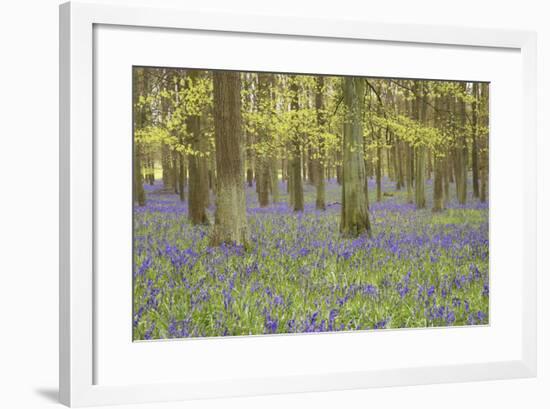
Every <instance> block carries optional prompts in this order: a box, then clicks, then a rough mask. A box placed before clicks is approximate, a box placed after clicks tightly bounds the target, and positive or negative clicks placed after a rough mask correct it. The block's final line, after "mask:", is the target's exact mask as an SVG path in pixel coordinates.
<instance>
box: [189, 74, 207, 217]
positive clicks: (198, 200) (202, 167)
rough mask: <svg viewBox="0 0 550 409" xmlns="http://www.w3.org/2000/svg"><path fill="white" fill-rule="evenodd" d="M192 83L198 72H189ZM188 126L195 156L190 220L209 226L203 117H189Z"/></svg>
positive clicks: (191, 164)
mask: <svg viewBox="0 0 550 409" xmlns="http://www.w3.org/2000/svg"><path fill="white" fill-rule="evenodd" d="M188 75H189V76H190V77H191V81H194V80H196V79H197V72H196V71H189V74H188ZM186 126H187V130H188V132H189V134H190V135H189V139H190V145H191V148H192V150H193V154H192V155H189V219H190V220H191V223H193V224H195V225H198V224H208V223H209V221H208V216H207V214H206V208H207V207H208V203H207V200H206V199H207V197H208V194H209V193H208V173H207V171H208V170H207V167H206V158H204V155H205V154H206V152H205V151H204V150H203V148H204V141H203V139H206V138H205V137H204V135H202V132H201V117H200V114H199V115H188V116H187V118H186Z"/></svg>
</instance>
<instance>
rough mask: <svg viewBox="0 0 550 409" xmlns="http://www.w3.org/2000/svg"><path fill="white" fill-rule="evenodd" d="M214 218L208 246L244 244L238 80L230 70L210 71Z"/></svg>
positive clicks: (243, 197)
mask: <svg viewBox="0 0 550 409" xmlns="http://www.w3.org/2000/svg"><path fill="white" fill-rule="evenodd" d="M214 128H215V132H214V135H215V142H216V170H217V181H216V182H217V183H216V216H215V222H214V229H213V231H212V243H213V244H214V245H219V244H221V243H234V244H238V245H247V244H248V242H249V231H248V225H247V221H246V196H245V190H244V168H243V163H242V157H241V150H242V141H241V131H242V125H241V80H240V74H239V73H238V72H234V71H231V72H230V71H215V72H214Z"/></svg>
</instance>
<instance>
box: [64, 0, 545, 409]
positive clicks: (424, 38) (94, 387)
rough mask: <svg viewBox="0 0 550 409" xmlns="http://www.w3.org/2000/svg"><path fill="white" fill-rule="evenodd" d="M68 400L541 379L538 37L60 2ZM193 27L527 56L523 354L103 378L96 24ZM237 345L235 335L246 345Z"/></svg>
mask: <svg viewBox="0 0 550 409" xmlns="http://www.w3.org/2000/svg"><path fill="white" fill-rule="evenodd" d="M60 24H61V26H60V399H61V401H62V402H63V403H64V404H66V405H69V406H88V405H100V404H118V403H141V402H152V401H167V400H186V399H197V398H213V397H224V396H242V395H256V394H268V393H288V392H305V391H324V390H331V389H353V388H368V387H380V386H397V385H410V384H429V383H440V382H460V381H470V380H486V379H501V378H520V377H532V376H535V375H536V357H537V345H536V331H537V329H536V163H535V158H536V151H535V144H536V135H535V130H536V117H535V116H536V94H535V89H536V61H535V56H536V35H535V34H534V33H532V32H525V31H508V30H492V29H491V30H489V29H471V28H468V29H466V28H458V27H438V26H425V25H397V24H385V23H376V22H367V21H366V22H361V23H358V22H356V21H354V22H350V21H333V20H330V21H326V20H315V19H302V18H294V17H292V18H290V17H272V16H252V15H234V14H222V13H204V12H192V11H186V10H169V9H162V8H152V7H147V8H143V7H121V6H109V5H99V4H85V3H79V2H70V3H65V4H63V5H61V6H60ZM96 25H116V26H127V27H130V26H132V27H142V28H155V29H157V28H169V29H192V30H199V31H215V32H218V33H219V32H228V33H241V34H243V35H246V34H263V35H284V36H300V37H306V38H313V37H318V38H338V39H354V40H359V41H361V40H369V41H384V42H396V43H415V44H424V45H426V44H427V45H434V46H460V47H490V48H495V49H514V50H517V51H519V53H520V54H521V70H522V74H521V75H522V84H521V88H522V94H523V95H522V105H523V106H522V107H521V110H522V113H523V117H522V118H523V121H522V122H523V123H522V127H523V129H522V135H521V136H522V139H521V141H522V143H523V152H524V153H523V155H524V157H523V158H522V159H523V164H524V165H523V166H524V169H523V173H522V175H523V180H522V184H523V199H524V202H525V206H524V208H523V209H524V214H523V226H522V228H523V243H521V244H520V245H521V246H522V248H523V259H522V267H523V270H522V271H521V281H522V286H521V287H519V288H518V289H517V291H518V292H521V300H522V308H521V332H522V333H521V354H520V355H521V356H519V357H518V358H516V359H510V360H502V361H492V362H485V363H483V362H476V363H462V364H456V365H440V366H435V365H431V366H426V367H415V368H405V369H393V370H369V369H368V368H365V370H361V371H357V370H353V371H348V372H331V373H325V374H319V375H293V376H272V377H253V376H252V377H249V378H246V379H243V378H239V379H229V380H212V381H204V382H194V383H190V382H187V383H174V382H170V383H148V384H142V383H140V384H137V383H136V384H132V383H131V384H120V385H102V384H98V383H97V382H96V380H95V378H94V371H96V367H95V366H96V361H95V358H94V355H95V348H96V345H94V343H95V334H94V326H95V324H96V323H95V320H96V319H97V316H96V315H95V314H94V297H96V296H98V294H94V292H97V287H96V285H95V283H94V246H95V245H96V242H95V240H96V239H97V237H95V236H94V183H95V179H94V152H95V151H94V102H93V98H94V89H93V82H94V60H93V55H94V31H93V30H94V26H96ZM237 342H238V340H237Z"/></svg>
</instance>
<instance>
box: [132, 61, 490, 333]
mask: <svg viewBox="0 0 550 409" xmlns="http://www.w3.org/2000/svg"><path fill="white" fill-rule="evenodd" d="M489 86H490V85H489V84H488V83H483V82H466V81H446V80H445V81H443V80H417V79H402V78H400V79H392V78H369V77H350V76H337V75H334V76H327V75H315V74H286V73H269V72H238V71H218V70H198V69H186V68H161V67H133V98H132V99H133V101H132V104H133V106H132V109H133V180H132V184H133V201H134V203H133V250H134V254H133V266H134V267H133V304H134V305H133V338H134V340H136V341H137V340H151V339H168V338H186V337H212V336H238V335H240V336H242V335H262V334H289V333H306V332H333V331H356V330H382V329H396V328H426V327H447V326H466V325H487V324H488V323H489V210H488V201H489Z"/></svg>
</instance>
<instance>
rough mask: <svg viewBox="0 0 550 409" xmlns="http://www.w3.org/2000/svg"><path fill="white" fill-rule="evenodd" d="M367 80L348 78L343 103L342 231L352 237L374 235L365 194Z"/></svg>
mask: <svg viewBox="0 0 550 409" xmlns="http://www.w3.org/2000/svg"><path fill="white" fill-rule="evenodd" d="M364 93H365V80H364V79H363V78H357V77H345V78H344V81H343V94H344V97H343V101H344V107H345V114H344V115H345V119H344V130H343V137H344V138H343V148H342V151H343V156H344V157H343V167H342V172H343V173H342V212H341V219H340V230H341V231H342V233H344V234H346V235H351V236H358V235H360V234H362V233H365V232H366V233H367V234H369V235H370V234H371V226H370V220H369V214H368V209H367V201H366V197H365V194H364V186H365V163H364V161H363V106H364V105H363V95H364Z"/></svg>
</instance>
